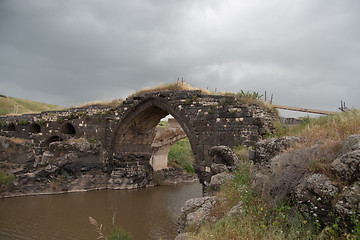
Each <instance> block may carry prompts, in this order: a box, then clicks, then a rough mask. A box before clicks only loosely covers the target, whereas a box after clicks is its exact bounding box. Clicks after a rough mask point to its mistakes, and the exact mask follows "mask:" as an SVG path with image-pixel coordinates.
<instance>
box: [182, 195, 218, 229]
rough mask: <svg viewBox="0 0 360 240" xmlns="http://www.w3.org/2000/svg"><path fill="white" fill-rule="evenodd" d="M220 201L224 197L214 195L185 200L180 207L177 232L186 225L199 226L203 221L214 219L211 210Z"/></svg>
mask: <svg viewBox="0 0 360 240" xmlns="http://www.w3.org/2000/svg"><path fill="white" fill-rule="evenodd" d="M220 201H224V199H221V198H218V197H215V196H212V197H202V198H193V199H189V200H187V201H186V202H185V205H184V206H183V207H182V208H181V213H180V220H179V233H181V232H183V231H184V230H185V228H186V227H188V226H193V227H199V226H200V225H201V224H202V223H203V222H207V221H215V217H211V210H212V209H213V207H214V206H215V204H217V203H218V202H220Z"/></svg>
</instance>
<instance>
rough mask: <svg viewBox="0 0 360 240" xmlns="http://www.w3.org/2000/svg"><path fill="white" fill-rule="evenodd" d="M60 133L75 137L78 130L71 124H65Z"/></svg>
mask: <svg viewBox="0 0 360 240" xmlns="http://www.w3.org/2000/svg"><path fill="white" fill-rule="evenodd" d="M60 132H61V133H63V134H70V135H74V134H75V133H76V130H75V127H74V126H73V125H72V124H71V123H65V124H64V125H62V127H61V129H60Z"/></svg>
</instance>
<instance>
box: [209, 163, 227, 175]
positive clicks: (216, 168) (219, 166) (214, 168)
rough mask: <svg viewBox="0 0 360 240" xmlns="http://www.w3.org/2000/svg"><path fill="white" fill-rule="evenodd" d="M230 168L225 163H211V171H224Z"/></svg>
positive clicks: (215, 172)
mask: <svg viewBox="0 0 360 240" xmlns="http://www.w3.org/2000/svg"><path fill="white" fill-rule="evenodd" d="M227 170H229V168H228V167H227V166H226V165H225V164H217V163H213V164H211V172H212V173H214V174H218V173H222V172H225V171H227Z"/></svg>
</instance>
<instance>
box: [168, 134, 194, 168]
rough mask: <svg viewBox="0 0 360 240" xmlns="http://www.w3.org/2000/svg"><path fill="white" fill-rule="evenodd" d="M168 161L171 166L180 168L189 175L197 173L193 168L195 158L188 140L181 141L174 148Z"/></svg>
mask: <svg viewBox="0 0 360 240" xmlns="http://www.w3.org/2000/svg"><path fill="white" fill-rule="evenodd" d="M168 161H169V163H168V164H169V166H179V167H181V168H183V169H184V170H185V171H187V172H189V173H194V172H195V171H194V168H193V166H192V164H193V163H194V161H195V158H194V154H193V152H192V149H191V145H190V142H189V139H188V138H184V139H181V140H179V141H177V142H176V143H175V144H174V146H172V148H171V149H170V152H169V155H168Z"/></svg>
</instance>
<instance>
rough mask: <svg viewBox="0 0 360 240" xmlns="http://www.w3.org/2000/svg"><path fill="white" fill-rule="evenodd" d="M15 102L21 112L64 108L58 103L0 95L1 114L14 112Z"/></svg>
mask: <svg viewBox="0 0 360 240" xmlns="http://www.w3.org/2000/svg"><path fill="white" fill-rule="evenodd" d="M15 104H18V113H19V114H23V113H36V112H41V111H50V110H60V109H63V108H62V107H60V106H57V105H51V104H46V103H40V102H33V101H30V100H26V99H20V98H14V97H8V96H4V95H0V116H3V115H6V114H13V113H14V106H15Z"/></svg>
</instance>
